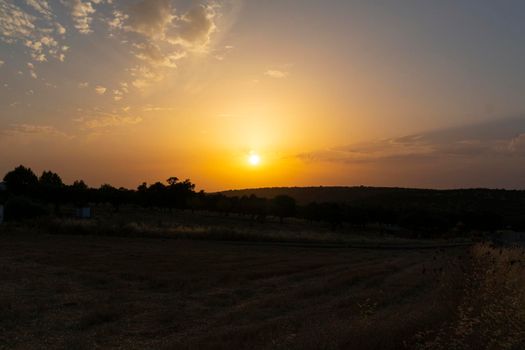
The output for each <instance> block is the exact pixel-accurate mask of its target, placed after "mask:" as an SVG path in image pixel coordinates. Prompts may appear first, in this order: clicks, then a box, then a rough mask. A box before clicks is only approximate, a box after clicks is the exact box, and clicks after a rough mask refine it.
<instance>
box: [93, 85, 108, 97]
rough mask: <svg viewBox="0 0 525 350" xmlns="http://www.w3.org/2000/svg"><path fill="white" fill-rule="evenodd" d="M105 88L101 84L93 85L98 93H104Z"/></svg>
mask: <svg viewBox="0 0 525 350" xmlns="http://www.w3.org/2000/svg"><path fill="white" fill-rule="evenodd" d="M106 90H107V89H106V88H105V87H104V86H101V85H97V86H96V87H95V92H96V93H97V94H99V95H104V94H105V93H106Z"/></svg>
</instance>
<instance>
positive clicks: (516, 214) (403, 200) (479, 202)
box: [221, 186, 525, 221]
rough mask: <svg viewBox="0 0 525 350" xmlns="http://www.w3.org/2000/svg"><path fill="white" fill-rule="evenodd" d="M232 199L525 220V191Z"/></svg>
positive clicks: (383, 190)
mask: <svg viewBox="0 0 525 350" xmlns="http://www.w3.org/2000/svg"><path fill="white" fill-rule="evenodd" d="M221 193H222V194H224V195H226V196H228V197H234V196H239V197H240V196H246V195H247V196H249V195H252V194H254V195H256V196H257V197H264V198H273V197H275V196H277V195H288V196H290V197H293V198H295V200H296V201H297V203H298V204H300V205H306V204H309V203H311V202H318V203H322V202H337V203H344V204H347V205H349V206H353V207H361V208H383V209H388V210H414V211H417V210H427V211H433V212H476V213H484V212H486V213H496V214H498V215H501V216H504V217H511V218H513V219H515V220H518V219H519V220H520V221H521V220H524V219H525V191H523V190H498V189H457V190H431V189H410V188H395V187H365V186H359V187H324V186H321V187H274V188H254V189H244V190H230V191H224V192H221Z"/></svg>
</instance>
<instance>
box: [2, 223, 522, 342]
mask: <svg viewBox="0 0 525 350" xmlns="http://www.w3.org/2000/svg"><path fill="white" fill-rule="evenodd" d="M0 246H1V251H0V279H1V281H2V283H1V284H0V347H1V348H5V349H8V348H9V349H12V348H14V349H28V348H42V349H44V348H45V349H64V348H66V349H84V348H85V349H91V348H97V347H100V348H122V349H124V348H126V349H130V348H131V349H133V348H135V349H146V348H147V349H152V348H161V349H184V348H201V349H208V348H209V349H239V348H241V349H242V348H250V349H276V348H277V349H338V348H354V349H364V348H366V349H374V348H375V349H399V348H408V349H417V348H439V349H441V348H443V349H446V348H451V347H450V346H451V344H452V345H453V344H456V346H458V348H465V346H466V347H467V348H468V347H469V346H472V348H479V347H478V346H480V345H486V344H485V343H480V342H484V341H485V340H486V339H484V338H483V336H482V335H485V336H489V335H490V337H491V339H492V342H493V343H491V344H492V345H491V346H489V347H487V348H509V349H512V348H516V349H517V348H519V346H520V345H521V346H522V345H524V344H525V343H524V342H523V341H524V339H525V337H524V334H523V330H524V329H523V322H521V321H523V320H524V314H523V305H524V304H523V301H524V300H525V299H524V298H523V293H522V291H523V288H522V289H521V292H517V294H516V293H514V294H513V293H510V292H509V291H513V290H515V288H514V287H516V286H518V285H520V283H521V285H520V286H521V287H523V274H522V273H523V267H522V266H521V261H520V260H519V259H520V258H521V257H522V252H521V251H517V252H513V253H512V254H514V255H512V259H511V258H510V257H509V256H510V255H505V254H506V253H505V252H503V253H501V252H499V251H498V250H497V249H494V248H490V247H488V246H478V247H475V248H469V247H458V248H449V249H432V250H428V249H427V250H417V249H411V250H384V249H383V250H374V249H348V248H345V249H338V248H335V249H327V248H315V247H283V246H280V245H275V244H272V243H267V244H257V243H249V242H246V243H244V244H232V243H228V242H208V241H200V240H199V241H195V240H173V239H152V238H120V237H94V236H71V235H45V234H38V235H37V234H29V233H26V234H20V232H18V233H17V234H16V235H14V234H11V233H9V232H3V233H2V234H1V235H0ZM489 258H490V259H489ZM511 260H512V261H513V263H512V265H510V261H511ZM487 266H491V268H490V269H489V268H488V267H487ZM498 271H499V272H498ZM501 271H503V272H505V273H506V274H507V275H503V274H502V272H501ZM520 273H521V274H520ZM487 276H491V279H489V278H488V277H487ZM494 276H500V277H501V278H503V279H505V281H508V283H503V284H502V283H501V281H499V282H498V281H497V280H495V279H494ZM509 283H510V284H509ZM500 288H507V289H505V290H503V289H501V290H500ZM498 293H505V295H504V296H505V297H507V298H512V303H510V302H508V303H507V301H508V300H506V299H505V300H504V304H502V303H501V301H502V300H503V299H501V295H499V294H498ZM519 293H521V294H519ZM483 298H485V299H483ZM498 298H499V299H498ZM491 300H493V301H494V300H495V301H497V302H493V303H491ZM509 300H510V299H509ZM476 303H478V304H476ZM520 303H521V304H520ZM502 305H504V307H505V310H500V309H498V308H501V307H503V306H502ZM474 306H475V311H473V310H474ZM519 310H521V311H519ZM502 311H505V312H503V313H502ZM484 313H485V314H484ZM490 315H492V316H491V317H493V319H490V320H489V319H488V318H487V317H489V316H490ZM498 315H499V316H498ZM481 316H483V317H485V321H484V320H483V319H481ZM476 320H477V321H476ZM487 322H488V324H490V327H489V328H490V331H491V333H490V334H489V335H487V334H486V332H485V331H486V330H485V329H484V328H483V327H485V326H487ZM520 332H521V333H520ZM499 341H501V343H499ZM454 342H456V343H454ZM458 344H459V345H458ZM501 344H506V346H502V347H500V345H501ZM489 345H490V344H489ZM481 348H483V347H481Z"/></svg>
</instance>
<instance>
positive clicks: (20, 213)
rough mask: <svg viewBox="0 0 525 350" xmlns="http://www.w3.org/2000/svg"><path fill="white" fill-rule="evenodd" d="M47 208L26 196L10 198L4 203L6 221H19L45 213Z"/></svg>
mask: <svg viewBox="0 0 525 350" xmlns="http://www.w3.org/2000/svg"><path fill="white" fill-rule="evenodd" d="M47 214H48V210H47V208H46V207H45V206H44V205H42V204H41V203H38V202H35V201H33V200H31V199H29V198H26V197H13V198H10V199H9V200H8V201H7V202H6V204H5V219H6V221H20V220H26V219H33V218H36V217H39V216H43V215H47Z"/></svg>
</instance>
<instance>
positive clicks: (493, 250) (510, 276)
mask: <svg viewBox="0 0 525 350" xmlns="http://www.w3.org/2000/svg"><path fill="white" fill-rule="evenodd" d="M470 259H471V266H472V268H471V269H469V270H466V271H465V272H464V275H465V278H464V279H465V284H464V287H463V300H462V302H461V303H460V305H459V306H458V308H457V316H456V318H455V319H454V320H453V321H452V322H449V323H447V324H446V326H444V327H443V328H441V329H439V330H436V331H434V332H433V333H434V335H433V339H431V340H429V341H426V342H422V343H421V344H420V345H421V346H420V347H419V348H421V349H523V348H525V250H524V249H523V248H518V247H514V248H513V247H495V246H493V245H489V244H478V245H476V246H474V247H473V248H472V252H471V256H470Z"/></svg>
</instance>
